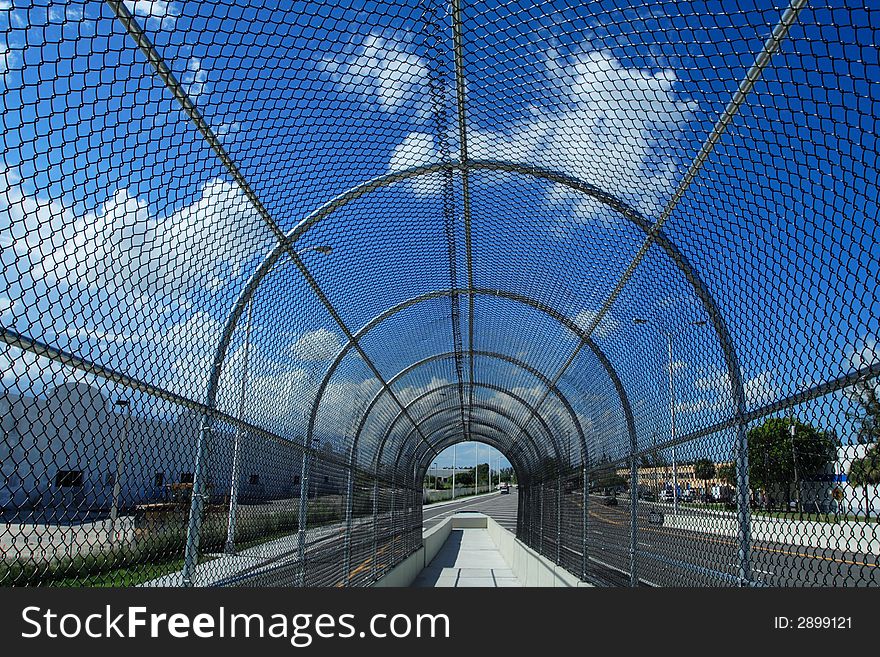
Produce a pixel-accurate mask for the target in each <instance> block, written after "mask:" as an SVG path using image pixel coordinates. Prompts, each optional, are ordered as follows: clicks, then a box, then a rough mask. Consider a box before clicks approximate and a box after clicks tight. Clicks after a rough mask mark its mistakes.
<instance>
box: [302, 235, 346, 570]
mask: <svg viewBox="0 0 880 657" xmlns="http://www.w3.org/2000/svg"><path fill="white" fill-rule="evenodd" d="M309 251H315V252H317V253H320V254H321V255H330V254H331V253H333V247H332V246H329V245H327V244H320V245H316V246H309V247H307V248H305V249H302V250H300V251H297V253H296V255H297V256H302V255H303V254H305V253H308V252H309ZM302 442H303V453H302V469H301V471H300V478H299V514H298V517H297V528H296V529H297V556H298V560H299V578H298V579H299V582H298V583H299V585H300V586H305V577H306V570H305V569H306V524H307V522H308V513H309V471H310V466H311V464H310V463H309V453H308V451H307V450H309V449H310V448H312V447H313V445H312V444H311V443H314V436H312V437H311V440H310V439H309V437H308V436H302ZM347 503H348V504H351V503H352V500H351V497H350V496H349V499H348V501H347Z"/></svg>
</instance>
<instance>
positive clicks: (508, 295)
mask: <svg viewBox="0 0 880 657" xmlns="http://www.w3.org/2000/svg"><path fill="white" fill-rule="evenodd" d="M465 294H473V295H475V296H489V297H493V298H500V299H506V300H509V301H514V302H517V303H521V304H523V305H525V306H528V307H531V308H533V309H535V310H537V311H539V312H541V313H543V314H545V315H547V316H549V317H550V318H552V319H554V320H555V321H557V322H559V323H560V324H562V325H563V326H564V327H565V328H567V329H568V330H569V331H571V332H572V333H573V334H574V335H575V336H576V337H577V338H578V339H580V340H581V341H582V342H583V343H584V344H585V345H586V346H587V347H588V348H589V349H590V351H591V352H592V353H593V354H594V355H595V356H596V358H597V359H598V360H599V362H600V364H601V365H602V367H603V368H604V369H605V370H606V372H607V373H608V376H609V377H610V378H611V379H612V381H615V382H616V383H615V390H616V391H617V394H618V396H619V397H620V400H621V405H622V406H623V407H624V412H625V413H627V414H629V415H631V407H630V404H629V399H628V398H627V395H626V391H625V390H624V388H623V386H622V385H618V384H619V383H620V378H619V377H618V375H617V372H616V371H615V370H614V367H613V366H612V365H611V362H610V360H609V359H608V357H607V356H606V355H605V353H604V352H603V351H602V350H601V349H600V348H599V346H598V345H597V344H596V343H595V342H594V341H593V340H592V339H591V338H590V337H589V336H588V335H587V334H586V333H585V332H584V330H583V329H582V328H581V327H580V326H578V325H577V324H576V323H575V322H574V321H573V320H572V319H570V318H569V317H567V316H566V315H565V314H563V313H562V312H560V311H559V310H557V309H555V308H553V307H552V306H550V305H548V304H546V303H543V302H541V301H538V300H537V299H534V298H532V297H529V296H527V295H524V294H519V293H516V292H508V291H506V290H497V289H492V288H474V289H473V290H470V291H469V290H467V289H466V288H453V289H448V290H437V291H434V292H427V293H425V294H422V295H419V296H416V297H413V298H411V299H407V300H405V301H403V302H401V303H399V304H397V305H396V306H393V307H392V308H389V309H387V310H385V311H384V312H382V313H380V314H379V315H376V316H375V317H374V318H373V319H371V320H370V321H369V322H367V323H366V324H365V325H364V326H363V327H362V328H361V329H360V330H358V331H357V332H356V333H355V334H354V339H353V340H350V341H349V342H348V343H346V345H344V346H343V348H342V349H341V350H340V351H339V353H338V354H337V355H336V358H334V360H333V362H332V363H331V364H330V367H328V368H327V372H326V373H325V374H324V378H323V379H322V381H321V385H320V386H319V388H318V391H317V393H316V395H315V402H314V403H313V405H312V413H311V415H310V418H309V428H308V432H309V433H308V434H307V438H308V440H311V438H312V436H313V434H314V427H315V421H316V418H317V412H318V408H319V406H320V404H321V400H322V398H323V395H324V392H325V391H326V389H327V386H328V385H329V384H330V379H331V378H332V377H333V374H334V373H335V372H336V369H337V368H338V367H339V365H340V364H341V362H342V360H343V359H344V358H345V356H346V355H347V354H348V353H349V352H350V351H351V349H352V347H353V345H354V344H355V342H356V341H359V340H360V339H361V338H362V337H363V336H364V335H366V334H367V333H369V332H370V331H371V330H372V329H374V328H375V327H376V326H378V325H379V324H381V323H382V322H384V321H385V320H386V319H389V318H390V317H392V316H394V315H396V314H398V313H400V312H402V311H404V310H406V309H407V308H410V307H412V306H415V305H417V304H419V303H423V302H425V301H431V300H434V299H439V298H443V297H450V296H455V295H465ZM475 353H476V352H475ZM397 378H399V377H398V376H395V377H392V378H391V379H389V381H388V384H389V386H390V385H392V384H393V383H394V381H395V380H396V379H397ZM544 378H545V379H546V377H544ZM383 393H384V390H382V391H379V392H378V393H377V395H376V397H381V396H382V394H383ZM376 401H378V399H377V398H374V399H373V401H372V402H371V403H370V404H369V405H368V407H367V409H366V410H365V414H369V413H370V412H371V411H372V408H373V406H374V405H375V402H376ZM357 435H360V431H358V434H357ZM578 435H579V437H580V438H581V452H582V458H583V460H584V461H586V460H587V458H588V454H587V445H586V440H585V437H584V434H583V430H582V428H580V427H579V430H578Z"/></svg>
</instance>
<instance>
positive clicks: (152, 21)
mask: <svg viewBox="0 0 880 657" xmlns="http://www.w3.org/2000/svg"><path fill="white" fill-rule="evenodd" d="M125 6H126V7H128V10H129V11H130V12H131V13H132V14H134V15H135V16H137V17H139V18H144V19H146V26H147V27H149V28H151V29H157V28H160V27H161V28H164V29H166V30H170V29H172V28H173V27H174V25H175V23H176V22H177V17H178V16H180V8H179V7H178V6H177V3H175V2H169V1H168V0H125Z"/></svg>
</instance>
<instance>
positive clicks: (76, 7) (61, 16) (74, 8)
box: [0, 2, 83, 23]
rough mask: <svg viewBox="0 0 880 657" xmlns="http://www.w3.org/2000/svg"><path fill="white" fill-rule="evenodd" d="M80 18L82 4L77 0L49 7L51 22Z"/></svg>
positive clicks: (78, 19) (81, 16)
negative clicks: (76, 0)
mask: <svg viewBox="0 0 880 657" xmlns="http://www.w3.org/2000/svg"><path fill="white" fill-rule="evenodd" d="M0 9H2V5H0ZM82 18H83V5H82V4H80V3H78V2H67V3H64V2H62V3H60V4H55V5H52V6H51V7H49V20H51V21H53V22H56V23H61V22H64V21H80V20H82Z"/></svg>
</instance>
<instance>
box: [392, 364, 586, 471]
mask: <svg viewBox="0 0 880 657" xmlns="http://www.w3.org/2000/svg"><path fill="white" fill-rule="evenodd" d="M474 356H478V357H481V358H496V359H498V360H502V361H505V362H507V363H510V364H511V365H515V366H517V367H520V368H521V369H523V370H524V371H526V372H528V373H529V374H531V375H532V376H534V377H535V378H536V379H538V381H540V382H541V383H542V384H543V385H545V386H546V387H547V388H548V389H549V390H550V391H551V392H553V394H555V395H556V396H557V397H558V398H559V401H560V403H561V404H562V405H563V406H564V407H565V409H566V411H567V412H568V414H569V415H570V416H571V418H572V420H573V424H574V426H575V428H576V429H577V431H578V436H579V438H580V440H581V444H582V449H583V450H584V451H583V453H584V454H586V449H587V447H586V437H585V435H584V432H583V427H582V426H581V423H580V420H579V419H578V416H577V413H576V412H575V410H574V408H573V407H572V405H571V402H569V401H568V398H567V397H566V396H565V395H564V394H562V391H560V390H559V388H557V387H556V386H554V385H553V384H552V383H551V381H550V380H549V379H548V378H547V377H546V376H545V375H544V374H543V373H542V372H540V371H539V370H537V369H535V368H534V367H532V366H531V365H529V364H528V363H525V362H523V361H520V360H518V359H516V358H514V357H513V356H508V355H507V354H500V353H496V352H493V351H474ZM454 357H455V352H451V351H450V352H447V353H445V354H434V355H433V356H428V357H427V358H423V359H422V360H420V361H418V362H416V363H413V364H412V365H410V366H409V367H408V368H407V369H409V370H410V371H411V370H412V369H414V368H415V367H416V366H421V365H426V364H428V363H430V362H432V361H435V360H441V359H448V358H454ZM386 443H387V436H386V437H385V439H383V441H382V443H381V444H380V445H379V450H378V452H377V453H376V463H378V462H379V461H380V460H381V458H382V452H383V451H384V449H385V445H386Z"/></svg>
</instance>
